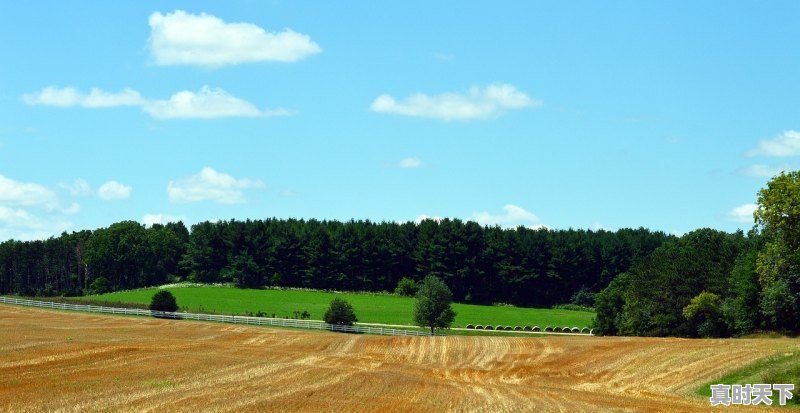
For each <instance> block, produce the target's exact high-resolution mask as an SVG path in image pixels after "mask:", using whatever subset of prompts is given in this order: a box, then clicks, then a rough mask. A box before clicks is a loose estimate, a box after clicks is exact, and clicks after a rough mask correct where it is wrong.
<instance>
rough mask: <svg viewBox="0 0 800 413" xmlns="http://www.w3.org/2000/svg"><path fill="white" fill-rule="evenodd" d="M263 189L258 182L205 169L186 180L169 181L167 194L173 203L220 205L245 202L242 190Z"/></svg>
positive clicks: (262, 184)
mask: <svg viewBox="0 0 800 413" xmlns="http://www.w3.org/2000/svg"><path fill="white" fill-rule="evenodd" d="M264 187H265V185H264V183H263V182H261V181H259V180H252V179H247V178H243V179H236V178H234V177H232V176H230V175H228V174H225V173H222V172H217V171H215V170H214V169H212V168H209V167H205V168H203V169H202V170H201V171H200V172H198V173H197V174H195V175H192V176H190V177H188V178H183V179H178V180H175V181H170V182H169V184H168V185H167V194H169V199H170V201H173V202H197V201H214V202H217V203H220V204H240V203H243V202H245V201H246V198H245V195H244V192H243V191H244V190H246V189H257V188H264Z"/></svg>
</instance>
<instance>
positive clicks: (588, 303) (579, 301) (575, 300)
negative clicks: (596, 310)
mask: <svg viewBox="0 0 800 413" xmlns="http://www.w3.org/2000/svg"><path fill="white" fill-rule="evenodd" d="M569 302H570V304H575V305H578V306H581V307H589V308H591V307H594V294H593V293H592V292H591V291H589V290H588V289H587V288H586V287H584V288H581V289H580V290H578V292H576V293H575V294H572V299H570V300H569Z"/></svg>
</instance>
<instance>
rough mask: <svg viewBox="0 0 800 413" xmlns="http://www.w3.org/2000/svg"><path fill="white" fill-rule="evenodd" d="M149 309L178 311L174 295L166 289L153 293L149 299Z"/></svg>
mask: <svg viewBox="0 0 800 413" xmlns="http://www.w3.org/2000/svg"><path fill="white" fill-rule="evenodd" d="M150 310H151V311H169V312H175V311H178V303H177V302H176V301H175V296H174V295H172V293H171V292H169V291H167V290H161V291H159V292H157V293H155V294H154V295H153V299H152V300H151V301H150Z"/></svg>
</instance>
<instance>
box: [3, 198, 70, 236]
mask: <svg viewBox="0 0 800 413" xmlns="http://www.w3.org/2000/svg"><path fill="white" fill-rule="evenodd" d="M71 226H72V223H71V222H69V221H66V220H64V219H62V218H60V217H58V216H55V217H45V218H43V217H38V216H35V215H33V214H31V213H30V212H29V211H27V210H25V209H22V208H11V207H7V206H2V205H0V241H4V240H8V239H16V240H20V241H30V240H37V239H45V238H49V237H51V236H54V235H58V234H60V233H61V232H63V231H66V230H67V229H69V228H70V227H71Z"/></svg>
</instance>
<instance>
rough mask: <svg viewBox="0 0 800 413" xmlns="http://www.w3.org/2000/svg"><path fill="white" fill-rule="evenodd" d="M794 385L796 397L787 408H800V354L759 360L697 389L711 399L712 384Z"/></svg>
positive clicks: (775, 398) (774, 399) (783, 354)
mask: <svg viewBox="0 0 800 413" xmlns="http://www.w3.org/2000/svg"><path fill="white" fill-rule="evenodd" d="M755 383H768V384H784V383H785V384H794V387H795V390H794V391H793V392H792V393H793V394H794V397H793V398H792V399H790V400H788V401H787V402H786V406H788V407H793V408H800V352H789V353H782V354H778V355H775V356H772V357H767V358H765V359H762V360H758V361H756V362H755V363H752V364H750V365H747V366H745V367H743V368H741V369H739V370H736V371H733V372H731V373H728V374H727V375H725V376H722V377H720V378H719V379H716V380H713V381H711V382H709V383H706V385H704V386H702V387H700V388H698V389H697V391H696V393H697V394H698V395H700V396H704V397H711V387H710V386H711V385H712V384H741V385H745V384H755ZM777 397H778V394H777V392H774V397H773V406H777V405H778V402H777Z"/></svg>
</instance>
